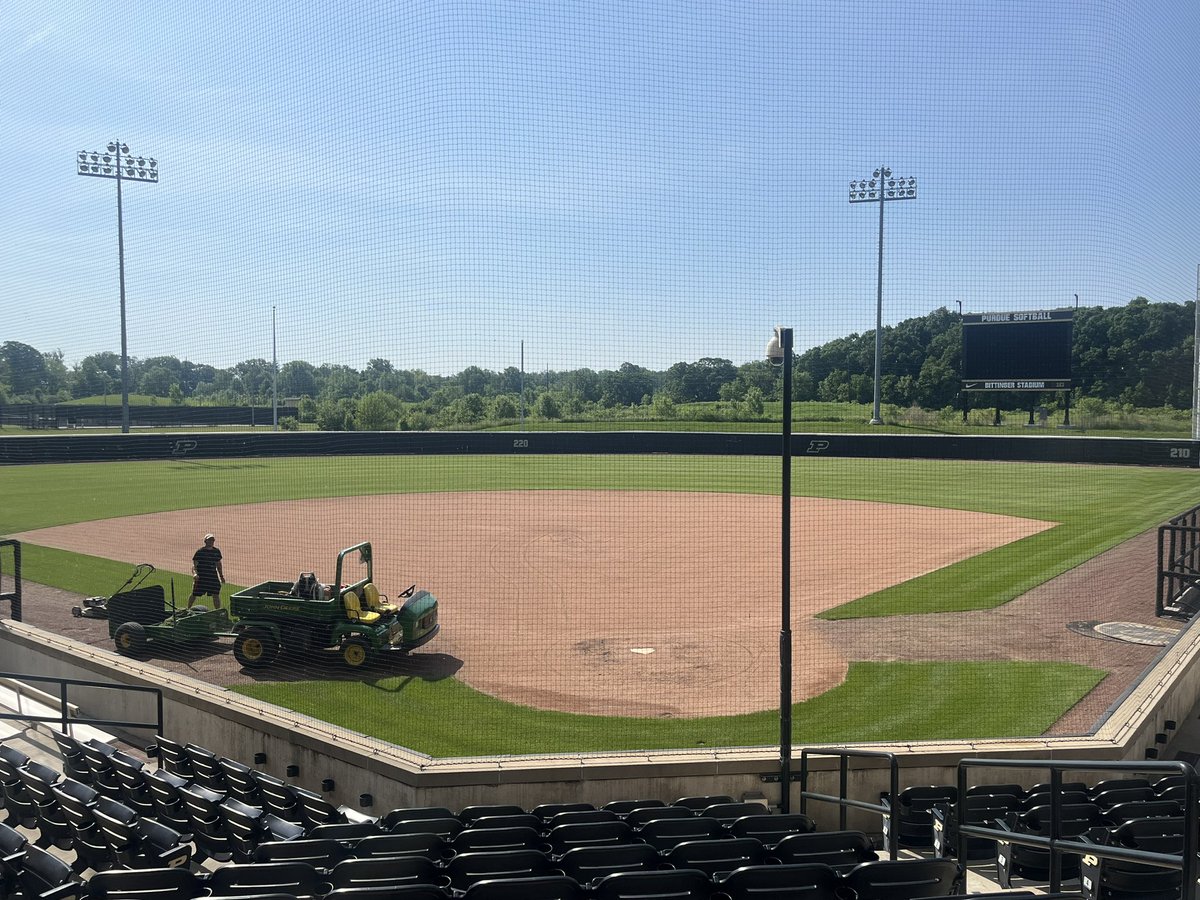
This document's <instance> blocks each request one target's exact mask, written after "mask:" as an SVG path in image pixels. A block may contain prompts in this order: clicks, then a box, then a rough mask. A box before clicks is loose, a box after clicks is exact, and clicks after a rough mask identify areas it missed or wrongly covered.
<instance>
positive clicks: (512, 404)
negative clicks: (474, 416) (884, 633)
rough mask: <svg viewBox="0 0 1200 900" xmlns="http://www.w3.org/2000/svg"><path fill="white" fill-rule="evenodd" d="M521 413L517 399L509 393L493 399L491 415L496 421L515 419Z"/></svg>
mask: <svg viewBox="0 0 1200 900" xmlns="http://www.w3.org/2000/svg"><path fill="white" fill-rule="evenodd" d="M519 415H520V411H519V410H518V409H517V403H516V401H515V400H514V399H513V398H512V397H510V396H509V395H508V394H501V395H500V396H499V397H496V398H494V399H493V400H492V410H491V417H492V418H493V419H495V420H496V421H500V422H503V421H504V420H506V419H515V418H517V416H519Z"/></svg>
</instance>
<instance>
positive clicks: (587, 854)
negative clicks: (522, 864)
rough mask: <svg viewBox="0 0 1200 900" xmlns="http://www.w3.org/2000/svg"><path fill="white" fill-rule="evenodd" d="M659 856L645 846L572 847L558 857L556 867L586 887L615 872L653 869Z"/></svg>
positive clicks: (657, 866)
mask: <svg viewBox="0 0 1200 900" xmlns="http://www.w3.org/2000/svg"><path fill="white" fill-rule="evenodd" d="M661 864H662V857H660V856H659V855H658V851H657V850H655V849H654V848H653V847H651V846H650V845H649V844H609V845H605V846H597V847H576V848H575V849H573V850H568V851H567V852H566V853H564V854H563V855H562V856H561V857H559V859H558V862H557V865H558V867H559V869H561V870H562V871H563V872H564V873H566V874H567V875H569V876H570V877H572V878H574V879H575V880H576V881H578V882H579V883H580V884H584V885H586V884H590V883H592V882H594V881H597V880H599V879H601V878H603V877H604V876H606V875H613V874H615V873H617V872H645V871H649V870H651V869H657V868H659V867H660V865H661Z"/></svg>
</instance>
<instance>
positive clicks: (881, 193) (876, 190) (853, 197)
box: [850, 166, 917, 425]
mask: <svg viewBox="0 0 1200 900" xmlns="http://www.w3.org/2000/svg"><path fill="white" fill-rule="evenodd" d="M916 196H917V179H915V178H893V177H892V170H891V169H889V168H888V167H887V166H880V167H879V168H878V169H876V170H875V172H874V173H873V174H872V175H871V178H870V179H865V178H864V179H862V180H860V181H852V182H850V202H851V203H878V204H879V276H878V279H877V283H876V288H875V391H874V393H875V403H874V406H873V408H872V411H871V424H872V425H882V424H883V418H882V417H881V416H880V414H879V379H880V371H881V369H882V367H883V205H884V203H888V202H890V201H892V200H914V199H916Z"/></svg>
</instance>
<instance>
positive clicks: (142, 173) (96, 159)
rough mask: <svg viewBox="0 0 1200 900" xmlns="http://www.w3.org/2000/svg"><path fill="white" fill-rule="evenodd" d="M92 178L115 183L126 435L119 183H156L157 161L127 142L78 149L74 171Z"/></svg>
mask: <svg viewBox="0 0 1200 900" xmlns="http://www.w3.org/2000/svg"><path fill="white" fill-rule="evenodd" d="M76 171H77V172H78V173H79V174H80V175H90V176H92V177H93V178H112V179H114V180H115V181H116V182H117V265H118V268H119V271H120V282H121V433H122V434H129V344H128V342H127V341H126V338H125V222H124V217H123V215H122V212H121V182H122V181H143V182H145V181H148V182H150V183H151V184H158V160H156V159H150V158H149V157H145V156H137V157H134V156H130V155H129V145H128V144H122V143H121V142H120V141H113V142H112V143H111V144H109V145H108V149H107V151H106V152H103V153H100V152H96V153H93V152H91V151H88V150H80V151H79V153H78V154H77V170H76Z"/></svg>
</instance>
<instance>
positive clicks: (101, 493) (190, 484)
mask: <svg viewBox="0 0 1200 900" xmlns="http://www.w3.org/2000/svg"><path fill="white" fill-rule="evenodd" d="M4 476H5V502H4V504H3V508H2V509H0V534H12V533H14V532H18V531H27V530H31V529H35V528H43V527H47V526H50V525H60V524H66V523H69V522H78V521H86V520H92V519H102V518H110V517H114V516H124V515H135V514H139V513H152V512H161V511H163V510H170V509H186V508H193V507H199V506H220V505H225V504H233V503H260V502H265V501H268V500H281V499H300V498H306V497H340V496H361V495H369V494H380V493H406V492H417V491H430V492H444V491H484V490H545V489H568V490H578V489H602V490H702V491H718V492H741V493H758V494H773V493H774V492H776V491H777V490H778V486H779V473H778V461H777V460H774V459H770V458H761V457H665V456H523V457H517V456H489V457H478V456H431V457H383V456H379V457H374V456H372V457H330V458H323V459H320V460H311V459H274V460H272V459H254V460H202V461H188V462H184V461H169V462H167V461H163V462H133V463H109V464H71V465H56V466H20V467H12V468H7V469H5V470H4ZM792 484H793V492H794V493H795V494H796V495H798V496H805V495H807V496H814V497H835V498H841V499H848V500H867V501H877V502H883V503H905V504H913V505H918V506H934V507H946V508H961V509H970V510H978V511H982V512H992V513H1000V514H1004V515H1011V516H1021V517H1025V518H1031V519H1038V520H1042V521H1047V522H1055V523H1057V527H1055V528H1053V529H1050V530H1048V531H1045V532H1042V533H1041V534H1038V535H1035V536H1033V537H1029V538H1026V539H1024V540H1021V541H1017V542H1015V543H1013V544H1009V545H1006V546H1004V547H1001V548H998V549H996V550H993V551H991V552H989V553H984V554H982V555H980V556H976V557H973V558H971V559H968V560H965V561H964V562H961V563H959V564H957V565H954V566H949V567H947V568H945V569H941V570H938V571H936V572H932V573H930V574H928V575H926V576H923V577H921V578H916V579H913V580H911V581H908V582H905V583H903V584H901V585H897V586H895V587H893V588H890V589H888V590H885V591H881V592H879V593H877V594H873V595H871V596H868V597H864V598H860V599H859V600H856V601H854V602H852V603H849V604H846V605H844V606H841V607H839V608H837V609H834V610H830V611H828V612H827V613H825V616H826V617H829V618H844V617H857V616H884V615H896V614H901V613H916V612H942V611H957V610H967V609H986V608H989V607H993V606H996V605H998V604H1000V603H1004V602H1006V601H1008V600H1011V599H1012V598H1013V597H1015V596H1017V595H1019V594H1021V593H1023V592H1025V591H1026V590H1029V589H1030V588H1032V587H1034V586H1036V585H1038V584H1041V583H1042V582H1044V581H1046V580H1047V579H1049V578H1052V577H1054V576H1055V575H1058V574H1060V573H1062V572H1064V571H1066V570H1067V569H1069V568H1072V567H1073V566H1076V565H1078V564H1079V563H1081V562H1083V561H1085V560H1087V559H1089V558H1091V557H1092V556H1094V555H1096V554H1097V553H1099V552H1101V551H1103V550H1105V549H1108V548H1109V547H1112V546H1115V545H1116V544H1117V543H1120V542H1121V541H1123V540H1125V539H1127V538H1129V537H1132V536H1134V535H1136V534H1139V533H1141V532H1142V531H1145V530H1146V529H1149V528H1152V527H1155V526H1156V525H1158V524H1160V523H1161V522H1162V521H1164V520H1166V519H1167V518H1169V517H1170V516H1171V515H1174V514H1175V513H1177V512H1180V511H1182V510H1184V509H1188V508H1190V507H1191V506H1194V505H1196V504H1198V503H1200V481H1198V480H1197V478H1196V473H1195V472H1194V471H1192V470H1186V469H1148V468H1132V467H1120V466H1079V465H1052V464H1028V463H991V462H958V461H949V462H942V461H931V460H856V459H810V458H804V457H800V458H797V459H796V460H795V462H794V467H793V479H792ZM794 527H796V528H803V527H804V522H803V518H802V517H801V518H800V519H799V520H798V521H796V522H795V523H794ZM836 550H837V548H830V552H835V551H836ZM863 551H864V552H865V553H867V554H868V558H869V554H870V553H871V552H880V553H886V552H887V548H876V549H874V550H872V549H871V548H863ZM43 560H44V561H45V564H43V562H42V561H43ZM847 562H848V564H855V563H854V560H853V559H852V558H850V557H848V559H847ZM93 568H94V567H93ZM26 572H27V577H29V578H30V579H32V580H34V581H39V582H43V583H45V584H51V585H54V586H57V587H68V585H66V584H64V583H62V582H63V580H64V579H65V578H67V577H72V578H74V579H75V580H76V583H75V584H74V585H73V589H78V588H80V587H83V589H84V590H85V591H90V592H92V593H96V592H103V590H104V588H105V586H106V585H111V573H107V574H104V575H103V577H101V576H100V575H99V574H98V575H97V576H96V578H97V583H95V584H87V585H80V584H79V580H81V579H86V578H88V577H89V576H88V574H87V572H86V571H84V570H83V567H79V566H76V565H72V564H70V563H69V562H68V561H67V560H66V558H65V556H64V555H60V554H56V553H54V554H50V553H48V554H43V555H33V554H31V555H30V556H29V557H28V562H27V563H26ZM70 572H75V575H72V576H68V574H66V573H70ZM264 574H269V573H264ZM118 583H119V582H118Z"/></svg>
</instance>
